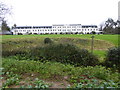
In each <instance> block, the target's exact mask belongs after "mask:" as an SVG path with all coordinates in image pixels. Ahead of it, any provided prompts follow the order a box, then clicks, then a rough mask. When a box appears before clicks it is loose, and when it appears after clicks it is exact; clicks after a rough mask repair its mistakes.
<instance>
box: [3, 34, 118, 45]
mask: <svg viewBox="0 0 120 90" xmlns="http://www.w3.org/2000/svg"><path fill="white" fill-rule="evenodd" d="M91 36H92V35H3V36H2V39H11V38H30V37H51V38H53V37H57V38H58V37H67V38H68V37H74V38H75V37H76V38H86V39H91ZM94 36H95V39H99V40H106V41H109V42H111V43H113V44H114V45H118V36H120V35H94Z"/></svg>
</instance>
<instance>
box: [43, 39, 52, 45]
mask: <svg viewBox="0 0 120 90" xmlns="http://www.w3.org/2000/svg"><path fill="white" fill-rule="evenodd" d="M44 43H45V44H51V43H52V40H51V39H50V38H45V39H44Z"/></svg>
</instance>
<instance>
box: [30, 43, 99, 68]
mask: <svg viewBox="0 0 120 90" xmlns="http://www.w3.org/2000/svg"><path fill="white" fill-rule="evenodd" d="M30 56H32V58H33V59H36V60H41V59H44V60H49V61H57V62H61V63H70V64H73V65H77V66H81V65H83V66H94V65H96V64H98V59H97V57H96V56H94V55H93V54H91V53H89V52H88V51H87V50H86V49H79V48H77V47H76V46H74V45H71V44H51V45H47V46H45V47H42V48H41V47H36V48H33V49H31V55H30Z"/></svg>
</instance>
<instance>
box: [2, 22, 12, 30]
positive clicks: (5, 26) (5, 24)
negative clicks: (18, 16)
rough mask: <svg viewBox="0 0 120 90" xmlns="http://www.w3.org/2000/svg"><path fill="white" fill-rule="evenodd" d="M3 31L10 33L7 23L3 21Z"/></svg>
mask: <svg viewBox="0 0 120 90" xmlns="http://www.w3.org/2000/svg"><path fill="white" fill-rule="evenodd" d="M1 30H2V31H4V30H6V31H10V28H9V26H8V25H7V23H6V21H4V20H2V25H1Z"/></svg>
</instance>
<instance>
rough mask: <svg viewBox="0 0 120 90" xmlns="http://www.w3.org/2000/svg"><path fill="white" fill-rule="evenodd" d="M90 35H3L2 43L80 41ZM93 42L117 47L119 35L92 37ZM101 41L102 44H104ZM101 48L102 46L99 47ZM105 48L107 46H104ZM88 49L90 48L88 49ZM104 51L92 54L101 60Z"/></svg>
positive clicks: (95, 51)
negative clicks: (14, 40) (13, 41)
mask: <svg viewBox="0 0 120 90" xmlns="http://www.w3.org/2000/svg"><path fill="white" fill-rule="evenodd" d="M91 36H92V35H75V34H74V35H3V36H2V38H1V39H2V40H3V42H4V41H6V40H12V39H22V38H24V39H25V38H26V39H29V38H30V39H31V38H38V39H39V38H46V37H49V38H81V39H91ZM94 36H95V38H94V39H95V40H104V41H105V42H109V43H111V44H113V45H114V46H118V37H119V36H120V35H94ZM104 41H103V42H104ZM101 46H102V45H101ZM106 47H107V46H106ZM89 48H90V47H89ZM89 50H90V49H89ZM105 53H106V50H94V54H96V55H98V56H99V57H100V58H101V59H103V58H104V57H105Z"/></svg>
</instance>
